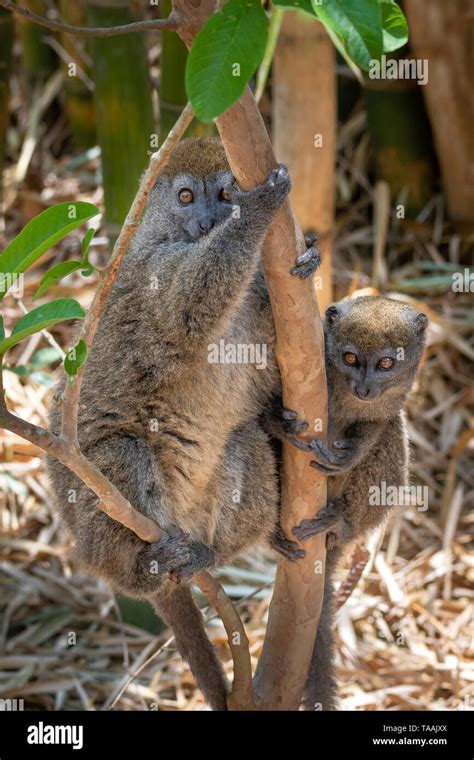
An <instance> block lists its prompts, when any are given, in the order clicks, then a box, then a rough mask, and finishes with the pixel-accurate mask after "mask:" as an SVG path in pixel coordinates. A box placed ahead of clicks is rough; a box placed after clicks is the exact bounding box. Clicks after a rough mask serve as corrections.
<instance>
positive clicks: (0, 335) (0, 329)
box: [0, 314, 5, 340]
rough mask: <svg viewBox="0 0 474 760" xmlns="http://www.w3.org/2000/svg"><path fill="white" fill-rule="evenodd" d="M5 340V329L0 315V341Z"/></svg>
mask: <svg viewBox="0 0 474 760" xmlns="http://www.w3.org/2000/svg"><path fill="white" fill-rule="evenodd" d="M4 338H5V327H4V326H3V317H2V315H1V314H0V340H3V339H4Z"/></svg>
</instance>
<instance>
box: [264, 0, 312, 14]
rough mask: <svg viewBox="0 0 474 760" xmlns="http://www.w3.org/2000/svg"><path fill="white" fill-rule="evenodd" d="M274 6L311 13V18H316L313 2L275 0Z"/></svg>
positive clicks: (307, 0) (306, 0)
mask: <svg viewBox="0 0 474 760" xmlns="http://www.w3.org/2000/svg"><path fill="white" fill-rule="evenodd" d="M273 5H277V6H278V8H285V9H286V10H289V11H304V13H309V15H310V16H312V17H313V18H316V14H315V12H314V9H313V4H312V2H311V0H273Z"/></svg>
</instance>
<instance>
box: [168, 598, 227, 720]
mask: <svg viewBox="0 0 474 760" xmlns="http://www.w3.org/2000/svg"><path fill="white" fill-rule="evenodd" d="M153 606H154V608H155V610H156V611H157V613H158V615H159V616H160V617H161V618H162V619H163V620H164V621H165V622H166V624H167V625H169V626H171V628H172V629H173V633H174V635H175V639H176V645H177V647H178V650H179V653H180V654H181V656H182V657H183V659H184V660H186V662H188V663H189V667H190V668H191V671H192V673H193V674H194V677H195V678H196V681H197V684H198V686H199V688H200V689H201V691H202V693H203V694H204V697H205V698H206V701H207V702H208V704H209V705H210V706H211V708H212V709H213V710H227V702H226V696H227V692H228V688H227V680H226V677H225V674H224V670H223V668H222V665H221V662H220V660H219V658H218V657H217V655H216V653H215V650H214V647H213V645H212V644H211V642H210V641H209V639H208V636H207V633H206V629H205V628H204V623H203V619H202V615H201V613H200V611H199V609H198V608H197V606H196V604H195V602H194V599H193V595H192V593H191V589H190V588H189V586H186V585H185V584H184V583H183V584H180V585H178V586H175V587H174V588H173V590H172V591H171V592H170V593H169V594H167V595H166V596H165V595H163V596H161V595H160V596H159V597H157V598H156V599H155V600H154V601H153Z"/></svg>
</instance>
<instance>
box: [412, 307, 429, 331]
mask: <svg viewBox="0 0 474 760" xmlns="http://www.w3.org/2000/svg"><path fill="white" fill-rule="evenodd" d="M428 321H429V320H428V317H427V316H426V314H423V313H422V312H418V313H417V314H416V315H415V318H414V320H413V324H414V327H415V333H416V335H423V333H424V332H425V330H426V328H427V327H428Z"/></svg>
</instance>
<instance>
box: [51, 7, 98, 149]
mask: <svg viewBox="0 0 474 760" xmlns="http://www.w3.org/2000/svg"><path fill="white" fill-rule="evenodd" d="M59 9H60V12H61V18H62V19H64V21H66V22H67V23H69V24H76V25H85V24H86V22H87V2H86V0H75V2H73V3H71V2H70V0H59ZM60 39H61V46H62V49H63V51H64V52H65V54H66V55H65V57H63V65H64V67H65V85H66V86H65V91H66V92H65V95H66V110H67V114H68V118H69V124H70V126H71V132H72V138H73V142H74V145H75V146H76V147H77V148H79V149H84V148H90V147H92V146H93V145H95V144H96V140H97V138H96V129H95V106H94V93H93V86H92V84H93V83H92V82H91V81H90V77H91V67H90V65H89V59H90V43H89V42H88V40H85V39H81V38H77V37H74V36H73V35H72V34H66V33H62V34H61V38H60ZM71 64H73V67H72V71H71V68H70V67H71Z"/></svg>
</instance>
